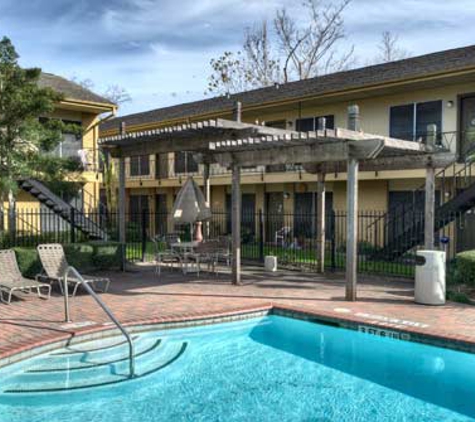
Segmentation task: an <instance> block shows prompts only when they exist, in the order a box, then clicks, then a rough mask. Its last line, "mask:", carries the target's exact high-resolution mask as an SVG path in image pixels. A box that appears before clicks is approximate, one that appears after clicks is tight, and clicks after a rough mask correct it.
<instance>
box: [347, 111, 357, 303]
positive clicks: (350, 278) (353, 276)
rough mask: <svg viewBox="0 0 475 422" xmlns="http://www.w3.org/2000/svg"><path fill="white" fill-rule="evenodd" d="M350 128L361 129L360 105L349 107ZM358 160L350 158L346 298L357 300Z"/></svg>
mask: <svg viewBox="0 0 475 422" xmlns="http://www.w3.org/2000/svg"><path fill="white" fill-rule="evenodd" d="M348 129H350V130H355V131H359V130H360V125H359V107H358V106H357V105H353V106H350V107H348ZM358 168H359V163H358V160H357V159H356V158H354V157H352V156H351V151H350V156H349V158H348V171H347V173H348V175H347V183H346V184H347V192H346V195H347V220H346V225H347V229H346V230H347V233H346V300H349V301H355V300H356V297H357V294H356V283H357V264H358Z"/></svg>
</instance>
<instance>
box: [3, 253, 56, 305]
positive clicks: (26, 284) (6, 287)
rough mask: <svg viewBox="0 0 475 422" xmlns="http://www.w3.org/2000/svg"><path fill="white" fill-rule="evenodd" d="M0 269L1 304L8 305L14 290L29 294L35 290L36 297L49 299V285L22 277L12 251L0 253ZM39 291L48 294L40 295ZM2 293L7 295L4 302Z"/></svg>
mask: <svg viewBox="0 0 475 422" xmlns="http://www.w3.org/2000/svg"><path fill="white" fill-rule="evenodd" d="M0 269H1V271H0V300H1V301H2V302H4V303H7V304H10V303H11V301H12V295H13V292H15V291H16V290H20V291H23V292H31V290H32V289H36V292H37V294H38V297H40V298H42V299H49V298H50V297H51V285H49V284H46V283H40V282H38V281H36V280H30V279H28V278H25V277H23V275H22V274H21V271H20V268H19V267H18V261H17V259H16V255H15V251H14V250H13V249H7V250H2V251H0ZM41 289H46V290H47V291H48V294H47V295H46V296H44V295H42V294H41ZM4 292H5V293H6V294H8V296H7V299H6V300H5V299H4V297H3V293H4Z"/></svg>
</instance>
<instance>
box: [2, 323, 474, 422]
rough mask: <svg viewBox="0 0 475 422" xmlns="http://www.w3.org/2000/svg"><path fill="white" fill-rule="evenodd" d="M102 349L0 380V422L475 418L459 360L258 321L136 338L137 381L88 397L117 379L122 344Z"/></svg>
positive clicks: (468, 364)
mask: <svg viewBox="0 0 475 422" xmlns="http://www.w3.org/2000/svg"><path fill="white" fill-rule="evenodd" d="M106 342H109V343H105V342H102V344H101V345H100V348H98V347H97V342H95V343H90V344H83V345H80V346H76V347H73V346H71V347H70V348H69V349H65V350H60V351H56V352H52V353H50V354H46V355H43V356H39V357H36V358H33V359H30V360H27V361H24V362H22V363H20V364H15V365H12V366H11V367H7V368H4V369H2V370H0V421H2V422H3V421H8V422H20V421H21V422H24V421H26V420H28V421H29V422H52V421H54V422H61V421H68V422H79V421H81V422H84V421H97V422H119V421H120V422H122V421H127V422H150V421H247V420H252V421H291V420H292V421H365V422H368V421H418V422H421V421H446V420H447V421H468V420H473V419H472V418H475V400H473V394H474V391H475V355H471V354H468V353H462V352H457V351H453V350H448V349H441V348H436V347H431V346H425V345H422V344H417V343H412V342H406V341H401V340H393V339H389V338H381V337H376V336H372V335H369V334H363V333H360V332H357V331H352V330H346V329H343V328H337V327H331V326H327V325H321V324H316V323H312V322H307V321H302V320H296V319H290V318H285V317H280V316H266V317H262V318H253V319H250V320H243V321H237V322H229V323H222V324H217V325H210V326H203V327H194V328H186V329H174V330H163V331H157V332H150V333H145V334H137V335H135V342H136V344H137V354H138V357H137V370H138V372H139V373H144V374H146V376H143V377H142V378H138V379H136V380H132V381H126V382H117V383H111V384H109V385H105V386H103V387H86V386H87V385H91V384H96V383H100V382H101V381H102V382H104V381H107V380H109V381H110V380H111V379H112V380H117V379H124V378H125V375H126V373H127V368H128V365H127V362H126V359H125V360H124V356H126V354H124V353H125V351H126V344H124V343H123V342H122V341H120V340H119V339H110V340H106ZM85 350H90V351H89V352H87V353H85ZM157 368H158V369H157ZM155 369H156V370H155ZM147 372H148V375H147ZM71 387H77V388H75V389H73V390H69V391H56V390H57V389H65V388H71ZM41 390H45V391H46V392H38V391H41ZM28 391H29V392H28Z"/></svg>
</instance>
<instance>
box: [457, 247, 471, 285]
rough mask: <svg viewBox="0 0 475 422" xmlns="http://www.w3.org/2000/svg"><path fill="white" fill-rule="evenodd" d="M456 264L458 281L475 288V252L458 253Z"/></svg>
mask: <svg viewBox="0 0 475 422" xmlns="http://www.w3.org/2000/svg"><path fill="white" fill-rule="evenodd" d="M455 262H456V268H457V279H458V281H459V282H461V283H464V284H468V285H471V286H475V251H465V252H460V253H458V254H457V256H456V260H455Z"/></svg>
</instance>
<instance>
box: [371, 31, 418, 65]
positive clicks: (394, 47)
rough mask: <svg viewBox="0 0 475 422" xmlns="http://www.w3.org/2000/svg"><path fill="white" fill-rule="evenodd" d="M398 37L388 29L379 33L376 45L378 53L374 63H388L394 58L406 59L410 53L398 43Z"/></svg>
mask: <svg viewBox="0 0 475 422" xmlns="http://www.w3.org/2000/svg"><path fill="white" fill-rule="evenodd" d="M398 41H399V37H398V36H397V35H395V34H393V33H391V32H390V31H384V32H383V33H382V34H381V41H380V43H379V45H378V50H379V53H378V55H377V56H376V57H375V60H374V62H375V63H388V62H394V61H396V60H402V59H407V58H408V57H410V56H411V54H410V53H409V52H408V51H407V50H405V49H404V48H401V47H399V45H398Z"/></svg>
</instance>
